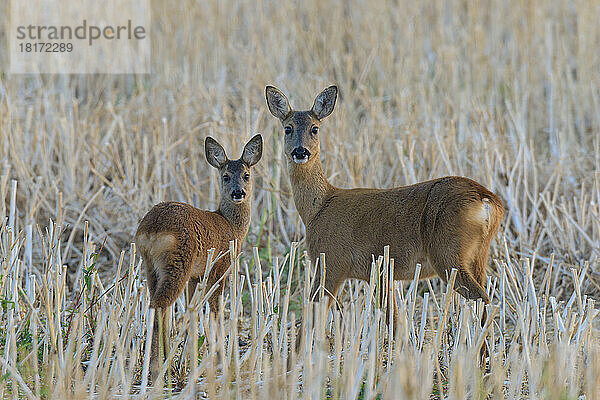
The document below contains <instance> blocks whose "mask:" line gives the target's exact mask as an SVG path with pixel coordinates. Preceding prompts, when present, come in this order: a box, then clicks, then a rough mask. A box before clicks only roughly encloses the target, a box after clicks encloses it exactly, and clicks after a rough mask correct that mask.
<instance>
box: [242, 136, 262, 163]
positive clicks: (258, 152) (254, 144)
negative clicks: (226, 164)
mask: <svg viewBox="0 0 600 400" xmlns="http://www.w3.org/2000/svg"><path fill="white" fill-rule="evenodd" d="M262 151H263V140H262V136H261V135H260V133H259V134H258V135H255V136H254V137H253V138H252V139H250V141H249V142H248V143H246V146H244V152H243V153H242V161H243V162H245V163H246V164H247V165H248V166H249V167H251V166H253V165H254V164H256V163H257V162H258V161H259V160H260V158H261V157H262Z"/></svg>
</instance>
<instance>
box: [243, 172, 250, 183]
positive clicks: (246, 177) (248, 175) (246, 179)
mask: <svg viewBox="0 0 600 400" xmlns="http://www.w3.org/2000/svg"><path fill="white" fill-rule="evenodd" d="M244 180H245V181H246V182H248V181H249V180H250V174H248V173H246V174H244Z"/></svg>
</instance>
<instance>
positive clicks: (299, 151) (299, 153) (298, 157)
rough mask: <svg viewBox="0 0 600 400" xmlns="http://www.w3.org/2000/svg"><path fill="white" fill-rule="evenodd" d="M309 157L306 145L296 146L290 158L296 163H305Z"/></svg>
mask: <svg viewBox="0 0 600 400" xmlns="http://www.w3.org/2000/svg"><path fill="white" fill-rule="evenodd" d="M309 158H310V151H308V149H307V148H306V147H296V148H295V149H294V150H293V151H292V159H293V160H294V162H295V163H296V164H305V163H307V162H308V159H309Z"/></svg>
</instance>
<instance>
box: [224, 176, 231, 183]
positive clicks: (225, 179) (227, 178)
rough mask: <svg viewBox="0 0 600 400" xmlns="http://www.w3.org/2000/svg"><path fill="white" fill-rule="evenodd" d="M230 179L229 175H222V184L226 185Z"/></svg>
mask: <svg viewBox="0 0 600 400" xmlns="http://www.w3.org/2000/svg"><path fill="white" fill-rule="evenodd" d="M230 179H231V177H229V175H223V182H225V183H227V182H229V180H230Z"/></svg>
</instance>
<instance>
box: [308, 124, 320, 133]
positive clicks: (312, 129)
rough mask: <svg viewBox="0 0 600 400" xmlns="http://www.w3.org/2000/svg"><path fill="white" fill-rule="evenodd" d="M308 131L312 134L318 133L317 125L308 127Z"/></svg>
mask: <svg viewBox="0 0 600 400" xmlns="http://www.w3.org/2000/svg"><path fill="white" fill-rule="evenodd" d="M310 131H311V133H312V134H313V135H316V134H317V133H319V127H318V126H316V125H315V126H313V127H312V128H311V129H310Z"/></svg>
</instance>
